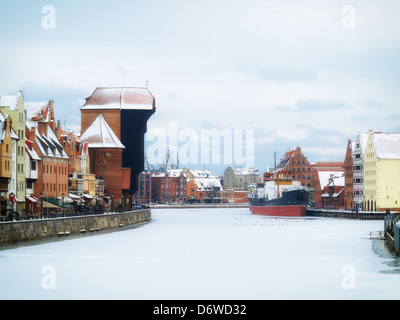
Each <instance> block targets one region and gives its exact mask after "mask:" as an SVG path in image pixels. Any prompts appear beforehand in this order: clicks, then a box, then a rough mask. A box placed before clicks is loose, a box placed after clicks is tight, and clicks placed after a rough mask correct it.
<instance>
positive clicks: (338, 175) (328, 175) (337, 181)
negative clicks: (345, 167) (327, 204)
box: [318, 171, 345, 190]
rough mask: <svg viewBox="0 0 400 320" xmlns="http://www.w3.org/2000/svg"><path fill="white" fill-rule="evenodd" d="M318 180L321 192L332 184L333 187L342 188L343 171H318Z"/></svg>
mask: <svg viewBox="0 0 400 320" xmlns="http://www.w3.org/2000/svg"><path fill="white" fill-rule="evenodd" d="M318 178H319V182H320V185H321V190H322V189H323V188H324V187H325V186H327V185H329V184H332V183H333V185H335V186H344V182H345V181H344V171H318Z"/></svg>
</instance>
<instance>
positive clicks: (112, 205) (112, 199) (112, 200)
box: [111, 193, 114, 212]
mask: <svg viewBox="0 0 400 320" xmlns="http://www.w3.org/2000/svg"><path fill="white" fill-rule="evenodd" d="M111 212H114V194H113V193H111Z"/></svg>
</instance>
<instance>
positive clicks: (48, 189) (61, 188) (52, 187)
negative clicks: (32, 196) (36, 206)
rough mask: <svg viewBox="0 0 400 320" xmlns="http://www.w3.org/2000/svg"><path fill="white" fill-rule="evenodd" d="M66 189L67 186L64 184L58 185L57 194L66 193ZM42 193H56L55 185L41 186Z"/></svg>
mask: <svg viewBox="0 0 400 320" xmlns="http://www.w3.org/2000/svg"><path fill="white" fill-rule="evenodd" d="M67 188H68V187H67V184H66V183H59V184H58V191H59V192H67V191H68V189H67ZM43 191H45V192H53V191H57V188H56V184H55V183H46V184H43Z"/></svg>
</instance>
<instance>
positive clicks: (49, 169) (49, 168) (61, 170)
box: [32, 162, 68, 174]
mask: <svg viewBox="0 0 400 320" xmlns="http://www.w3.org/2000/svg"><path fill="white" fill-rule="evenodd" d="M33 163H34V162H32V164H33ZM35 169H36V165H35ZM35 169H34V168H33V167H32V170H35ZM67 170H68V168H67V167H66V166H62V167H58V174H68V172H67ZM44 171H45V172H44V173H50V174H53V171H54V173H57V167H56V166H54V170H53V166H52V165H46V168H45V169H44Z"/></svg>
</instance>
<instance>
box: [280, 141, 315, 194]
mask: <svg viewBox="0 0 400 320" xmlns="http://www.w3.org/2000/svg"><path fill="white" fill-rule="evenodd" d="M277 170H279V171H284V172H286V173H287V174H288V175H289V176H291V178H292V179H293V180H294V181H300V183H301V185H302V186H306V187H309V188H315V185H316V170H315V168H314V167H313V166H312V165H311V163H310V162H308V160H307V158H306V157H305V156H304V154H303V152H302V151H301V148H300V147H297V148H296V149H295V150H289V151H287V152H286V153H285V155H284V156H283V158H282V159H281V161H280V163H279V164H278V165H277Z"/></svg>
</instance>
